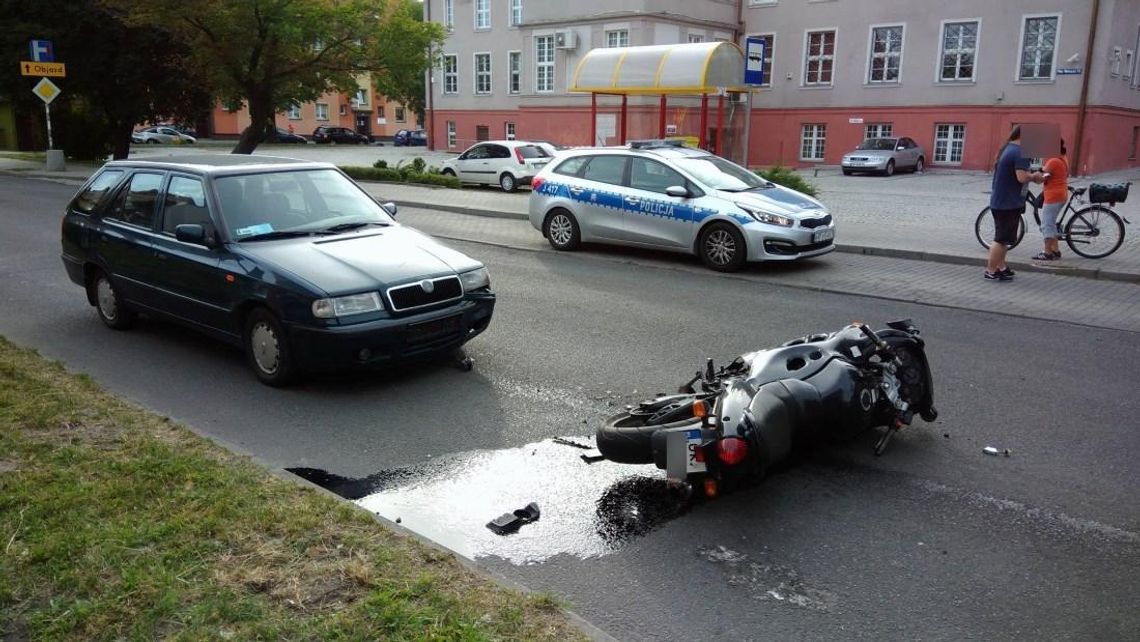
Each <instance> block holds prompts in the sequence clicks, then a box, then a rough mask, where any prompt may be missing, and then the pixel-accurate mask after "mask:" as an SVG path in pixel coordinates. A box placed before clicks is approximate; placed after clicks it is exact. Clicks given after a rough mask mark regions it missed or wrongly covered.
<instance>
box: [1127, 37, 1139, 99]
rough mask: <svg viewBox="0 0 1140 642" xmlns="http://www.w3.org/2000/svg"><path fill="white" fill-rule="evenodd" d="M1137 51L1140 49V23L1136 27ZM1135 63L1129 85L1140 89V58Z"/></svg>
mask: <svg viewBox="0 0 1140 642" xmlns="http://www.w3.org/2000/svg"><path fill="white" fill-rule="evenodd" d="M1135 51H1140V25H1137V27H1136V49H1135ZM1133 65H1134V66H1133V67H1132V82H1131V83H1130V85H1129V86H1130V87H1132V88H1133V89H1140V60H1135V59H1134V60H1133Z"/></svg>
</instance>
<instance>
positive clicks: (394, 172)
mask: <svg viewBox="0 0 1140 642" xmlns="http://www.w3.org/2000/svg"><path fill="white" fill-rule="evenodd" d="M340 169H341V171H343V172H344V173H345V174H348V175H349V176H351V177H352V178H354V179H356V180H362V181H384V182H388V183H418V184H421V185H438V186H440V187H450V188H454V189H458V188H459V187H460V185H461V183H460V182H459V179H458V178H455V177H454V176H444V175H443V174H425V173H421V172H415V171H408V170H410V168H406V169H405V170H403V171H401V170H398V169H394V168H391V167H354V166H344V167H341V168H340Z"/></svg>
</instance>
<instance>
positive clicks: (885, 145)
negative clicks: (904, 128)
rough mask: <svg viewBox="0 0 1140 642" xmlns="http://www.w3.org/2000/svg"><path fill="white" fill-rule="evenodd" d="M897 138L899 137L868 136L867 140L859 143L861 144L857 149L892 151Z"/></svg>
mask: <svg viewBox="0 0 1140 642" xmlns="http://www.w3.org/2000/svg"><path fill="white" fill-rule="evenodd" d="M897 140H898V139H897V138H868V139H867V140H865V141H863V142H861V143H859V146H858V147H856V148H855V149H861V150H876V151H891V150H893V149H894V148H895V142H896V141H897Z"/></svg>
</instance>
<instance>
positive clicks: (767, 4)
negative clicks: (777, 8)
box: [748, 0, 779, 7]
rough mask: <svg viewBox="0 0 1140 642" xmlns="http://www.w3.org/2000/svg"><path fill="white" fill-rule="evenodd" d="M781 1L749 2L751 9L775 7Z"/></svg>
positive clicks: (761, 0) (751, 0) (763, 0)
mask: <svg viewBox="0 0 1140 642" xmlns="http://www.w3.org/2000/svg"><path fill="white" fill-rule="evenodd" d="M778 1H779V0H748V6H749V7H767V6H771V5H774V4H776V3H777V2H778Z"/></svg>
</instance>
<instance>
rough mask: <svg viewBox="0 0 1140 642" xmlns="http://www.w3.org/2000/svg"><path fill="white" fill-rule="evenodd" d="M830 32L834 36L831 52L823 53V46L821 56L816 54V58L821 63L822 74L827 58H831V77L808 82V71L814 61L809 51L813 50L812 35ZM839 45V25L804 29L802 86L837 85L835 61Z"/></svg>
mask: <svg viewBox="0 0 1140 642" xmlns="http://www.w3.org/2000/svg"><path fill="white" fill-rule="evenodd" d="M828 33H830V34H831V36H832V41H831V53H830V54H824V53H822V51H823V49H822V47H821V48H820V52H821V53H820V54H819V56H816V58H817V62H818V63H819V65H820V73H821V74H822V70H823V62H824V61H825V60H828V59H830V60H831V75H830V78H829V79H828V81H827V82H820V81H818V80H817V81H816V82H808V71H809V69H810V68H811V62H812V60H811V59H812V56H811V55H810V54H809V52H810V51H811V36H812V34H828ZM838 47H839V28H838V27H817V28H813V29H805V30H804V51H803V56H802V57H801V61H802V69H801V73H800V87H834V86H835V62H836V55H835V52H836V51H838Z"/></svg>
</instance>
